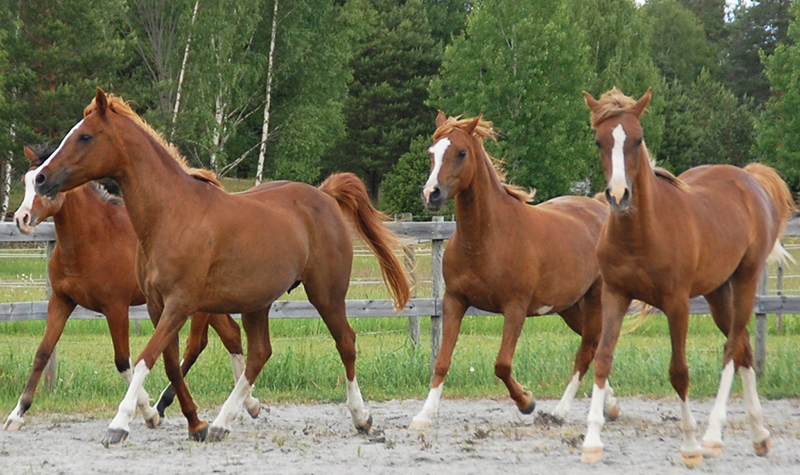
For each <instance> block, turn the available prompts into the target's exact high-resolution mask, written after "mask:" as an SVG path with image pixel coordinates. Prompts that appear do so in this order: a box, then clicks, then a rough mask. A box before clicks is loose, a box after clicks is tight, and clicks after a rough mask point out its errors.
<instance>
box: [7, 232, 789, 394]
mask: <svg viewBox="0 0 800 475" xmlns="http://www.w3.org/2000/svg"><path fill="white" fill-rule="evenodd" d="M389 227H390V228H391V229H392V231H394V232H395V233H397V234H398V235H399V236H401V237H402V238H404V239H407V240H409V241H417V242H424V241H431V254H432V265H431V274H432V275H431V283H432V284H431V295H430V297H418V296H416V295H415V296H414V298H412V299H411V300H410V301H409V303H408V304H407V305H406V306H405V308H403V309H402V310H401V311H400V312H397V313H395V311H394V308H393V304H392V301H391V300H348V301H347V315H348V316H349V317H359V318H363V317H407V318H408V319H409V331H410V335H411V338H412V340H413V341H414V343H415V344H416V343H418V342H419V318H420V317H430V318H431V362H430V364H431V371H433V367H434V364H435V363H436V357H437V356H438V354H439V345H440V342H441V333H442V319H441V315H442V297H443V295H444V278H443V277H442V256H443V252H444V241H445V240H446V239H448V238H449V237H450V235H451V234H452V233H453V231H454V230H455V222H452V221H443V220H442V219H441V217H435V218H434V220H433V221H430V222H411V221H406V222H403V221H398V222H391V223H389ZM786 235H787V236H798V235H800V219H795V220H792V221H790V223H789V227H788V229H787V232H786ZM0 242H6V243H7V242H46V243H48V256H49V252H50V250H52V247H53V245H54V243H55V229H54V227H53V225H52V224H51V223H42V224H40V225H39V226H37V227H36V228H35V231H34V233H33V234H31V235H30V236H25V235H22V234H20V233H19V232H18V231H17V229H16V227H15V226H14V225H13V224H12V223H7V222H4V223H0ZM409 265H410V266H412V268H413V263H409ZM781 277H782V269H781V268H780V267H779V268H778V278H779V281H778V282H779V284H778V288H779V290H780V289H781V280H780V279H781ZM414 278H415V279H416V278H417V276H416V275H415V276H414ZM766 283H767V274H766V273H765V274H764V275H763V276H762V282H761V286H760V289H759V295H758V297H757V298H756V303H755V307H754V309H753V311H754V313H755V314H756V332H755V365H756V371H757V372H758V374H761V373H762V372H763V371H764V366H765V360H766V334H767V331H766V330H767V314H783V313H800V297H789V296H785V295H766V290H765V289H766ZM48 292H49V283H48ZM779 293H780V292H779ZM48 295H49V294H48ZM690 312H691V313H692V314H707V313H709V309H708V304H707V303H706V301H705V300H704V299H703V298H695V299H692V301H691V309H690ZM467 315H491V314H490V313H488V312H485V311H483V310H480V309H477V308H474V307H470V308H469V309H468V310H467ZM102 317H103V316H102V315H101V314H99V313H97V312H93V311H90V310H87V309H85V308H83V307H77V308H76V309H75V311H74V312H73V314H72V316H71V318H79V319H81V318H83V319H92V318H102ZM316 317H319V314H318V313H317V311H316V309H314V307H313V306H312V305H311V304H310V303H309V302H308V301H286V300H281V301H278V302H275V303H274V304H273V306H272V310H271V311H270V318H316ZM46 318H47V302H46V301H40V302H17V303H0V322H4V321H24V320H44V319H46ZM130 318H131V320H132V321H134V323H135V324H138V320H142V319H146V320H149V316H148V314H147V310H146V308H145V306H144V305H142V306H137V307H131V309H130ZM55 361H56V357H55V352H54V353H53V357H51V361H50V370H49V371H48V373H49V374H50V377H49V378H48V381H50V383H49V384H50V385H51V386H52V384H53V383H52V381H54V380H55V378H53V377H52V375H53V373H54V366H55Z"/></svg>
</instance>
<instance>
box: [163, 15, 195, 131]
mask: <svg viewBox="0 0 800 475" xmlns="http://www.w3.org/2000/svg"><path fill="white" fill-rule="evenodd" d="M198 8H200V0H197V1H196V2H195V4H194V10H193V11H192V23H191V27H190V29H189V38H188V39H187V40H186V48H185V49H184V50H183V61H182V62H181V72H180V74H178V88H177V91H176V92H175V107H174V108H173V109H172V126H171V127H170V129H169V139H170V140H172V136H173V135H175V122H177V120H178V110H180V108H181V92H183V78H184V75H185V73H186V63H187V62H188V61H189V49H190V47H191V45H192V31H193V30H194V20H195V18H197V10H198Z"/></svg>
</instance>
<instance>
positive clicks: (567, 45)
mask: <svg viewBox="0 0 800 475" xmlns="http://www.w3.org/2000/svg"><path fill="white" fill-rule="evenodd" d="M533 11H535V12H537V14H535V15H532V14H530V12H533ZM581 37H582V36H581V32H580V31H579V30H578V29H577V28H576V27H575V25H574V24H573V23H572V22H571V21H570V18H569V16H568V14H567V9H566V6H565V5H564V4H561V5H558V6H556V7H555V8H553V5H552V3H551V2H546V1H523V2H517V1H506V0H493V1H485V2H481V3H480V4H479V5H478V6H476V9H475V11H474V12H473V13H472V15H471V16H470V17H469V20H468V24H467V30H466V33H465V34H464V35H462V36H460V37H458V38H456V39H455V40H454V41H453V43H452V44H451V45H450V46H448V48H447V50H446V52H445V59H444V62H443V64H442V69H441V72H440V74H439V76H437V77H436V78H435V79H434V80H433V82H432V83H431V99H430V101H429V103H430V104H431V105H433V106H435V107H436V108H438V109H441V110H443V111H445V112H446V113H447V114H448V115H463V116H464V117H471V116H476V115H478V114H479V113H481V112H484V113H485V118H486V119H487V120H491V121H493V122H494V124H495V126H496V128H497V129H499V131H500V137H499V147H498V150H497V151H493V152H494V153H493V154H494V155H495V156H497V157H498V158H501V159H503V160H504V161H505V163H506V168H507V170H508V179H509V181H510V182H513V183H516V184H518V185H522V186H527V187H533V188H536V189H537V192H538V193H537V198H539V199H544V198H549V197H552V196H557V195H560V194H566V193H569V191H570V187H571V185H572V183H574V182H577V181H580V180H582V179H583V178H584V177H585V176H586V172H587V164H586V162H587V158H588V157H589V156H590V153H591V152H590V150H591V149H590V148H589V145H590V144H591V141H590V140H588V131H587V130H586V129H587V128H586V126H585V124H586V117H587V113H586V112H585V111H584V108H583V107H582V105H581V104H582V101H583V99H582V96H581V94H580V92H581V90H582V88H583V87H584V85H585V83H586V78H591V77H592V75H591V72H590V70H589V65H588V62H587V58H586V49H585V48H584V47H583V46H582V42H580V41H576V39H578V40H579V39H580V38H581ZM429 127H430V126H429ZM487 145H490V144H487Z"/></svg>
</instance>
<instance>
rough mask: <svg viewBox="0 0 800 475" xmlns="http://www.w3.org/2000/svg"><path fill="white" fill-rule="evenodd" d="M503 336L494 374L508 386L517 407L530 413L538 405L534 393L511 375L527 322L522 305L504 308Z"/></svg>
mask: <svg viewBox="0 0 800 475" xmlns="http://www.w3.org/2000/svg"><path fill="white" fill-rule="evenodd" d="M503 316H504V318H503V338H502V340H501V341H500V351H499V352H498V353H497V359H496V360H495V363H494V374H495V376H497V377H498V378H500V380H501V381H503V384H505V385H506V388H508V394H509V395H510V396H511V399H513V400H514V402H516V403H517V408H518V409H519V411H520V412H521V413H523V414H530V413H532V412H533V410H534V408H535V407H536V401H535V400H534V399H533V393H532V392H530V391H526V390H525V389H524V388H523V387H522V385H521V384H519V383H518V382H517V381H516V380H515V379H514V377H513V376H511V363H512V361H513V359H514V352H515V351H516V348H517V340H519V336H520V334H521V333H522V327H523V326H524V324H525V317H526V315H525V309H524V308H521V307H514V308H505V309H503Z"/></svg>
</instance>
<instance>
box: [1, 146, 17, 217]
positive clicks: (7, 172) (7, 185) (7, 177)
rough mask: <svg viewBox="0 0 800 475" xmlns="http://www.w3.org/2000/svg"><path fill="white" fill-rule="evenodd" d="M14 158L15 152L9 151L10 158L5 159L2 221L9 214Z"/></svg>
mask: <svg viewBox="0 0 800 475" xmlns="http://www.w3.org/2000/svg"><path fill="white" fill-rule="evenodd" d="M13 158H14V152H12V151H10V150H9V152H8V158H6V159H5V160H4V161H3V200H2V203H0V221H3V220H5V219H6V214H8V199H9V196H11V162H12V161H13Z"/></svg>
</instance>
